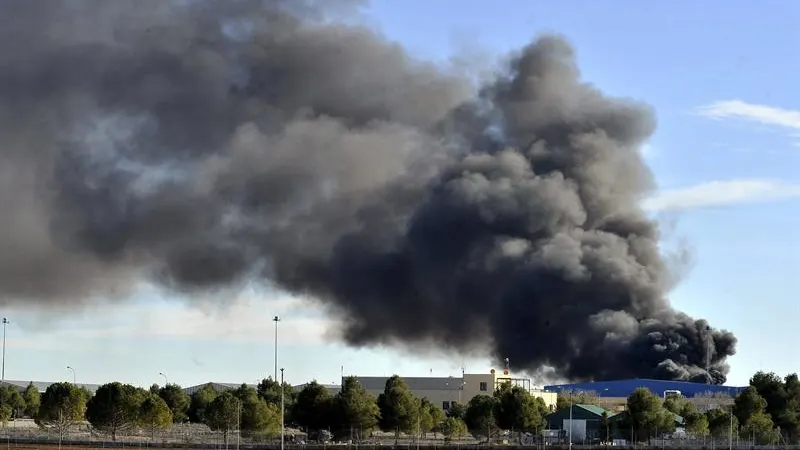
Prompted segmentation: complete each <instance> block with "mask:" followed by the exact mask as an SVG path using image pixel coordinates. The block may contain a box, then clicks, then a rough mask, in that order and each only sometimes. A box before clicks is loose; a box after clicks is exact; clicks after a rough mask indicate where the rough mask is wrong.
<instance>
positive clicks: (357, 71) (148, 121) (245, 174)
mask: <svg viewBox="0 0 800 450" xmlns="http://www.w3.org/2000/svg"><path fill="white" fill-rule="evenodd" d="M143 3H144V4H146V5H145V6H146V7H143ZM316 3H319V2H311V1H309V2H305V3H304V4H300V3H298V2H296V1H292V2H289V1H286V2H284V1H278V0H272V1H267V0H259V1H256V0H252V1H251V0H242V1H231V0H226V1H224V2H222V1H204V0H195V1H192V2H185V1H183V2H178V1H164V0H157V1H156V0H152V1H144V2H137V3H136V4H133V3H124V2H106V1H100V0H97V1H93V0H82V1H81V0H73V1H66V2H61V3H57V4H54V3H52V2H47V1H31V0H26V1H5V2H0V8H2V11H0V12H2V14H0V22H2V23H0V34H2V36H0V37H2V39H0V55H2V60H3V62H4V64H3V66H2V68H1V69H0V99H2V103H0V115H2V120H0V142H2V149H0V180H1V181H2V183H3V185H2V189H0V199H2V203H3V204H4V205H5V210H4V213H3V214H2V215H0V227H1V228H2V229H3V230H5V232H4V233H3V235H2V236H0V243H1V244H2V247H3V249H4V250H5V251H4V252H2V253H1V254H0V298H1V299H2V301H3V303H4V304H6V305H9V306H11V307H13V308H16V309H18V310H23V311H25V310H27V311H48V310H57V311H59V312H63V311H73V312H76V313H80V314H90V313H91V309H92V308H97V307H103V308H106V307H108V306H109V305H112V306H113V305H117V304H118V305H124V304H126V302H128V301H129V299H128V297H129V296H130V295H135V294H136V293H137V291H138V290H139V289H141V286H142V284H143V283H149V284H154V285H156V286H157V287H158V289H159V290H160V292H161V295H165V296H176V297H177V296H179V295H180V296H181V297H182V298H184V299H185V298H190V299H191V298H194V297H196V298H200V297H202V298H203V300H202V301H198V302H197V307H206V306H207V305H206V302H207V300H208V299H209V298H210V299H215V298H219V299H220V300H219V302H220V303H226V300H223V298H227V296H229V295H231V293H232V292H237V291H238V290H240V289H244V288H251V287H252V286H254V285H255V286H269V287H271V288H276V289H278V290H281V291H284V292H287V293H289V294H292V295H296V296H303V297H306V298H310V299H312V301H313V303H314V304H315V305H316V306H315V307H314V308H315V309H314V310H316V309H318V308H322V310H323V311H324V312H325V314H326V316H327V317H329V318H332V319H334V321H335V323H336V327H335V331H336V333H335V337H333V336H332V337H330V338H331V339H334V338H336V339H338V340H340V341H341V342H344V343H346V344H348V345H350V346H353V347H374V346H387V347H390V348H405V349H427V348H432V347H435V348H445V349H448V351H450V352H453V353H460V352H466V353H472V352H475V351H476V349H480V350H482V351H485V352H487V354H488V355H490V356H491V357H492V358H494V359H502V358H509V359H510V360H511V361H512V364H513V366H514V367H515V368H516V369H517V370H525V371H529V372H536V371H538V370H539V369H541V368H542V367H551V368H553V369H554V370H555V373H556V375H557V376H561V377H564V378H570V379H575V380H584V379H609V378H620V377H647V378H667V379H682V380H695V381H703V382H713V383H721V382H724V381H725V379H726V375H727V373H728V371H729V367H728V365H727V361H726V358H727V357H729V356H731V355H733V354H734V353H735V347H736V338H735V337H734V336H733V334H732V333H730V332H728V331H725V330H722V329H719V328H715V327H722V328H724V327H725V326H726V324H725V323H720V324H717V323H712V324H709V323H708V322H706V321H705V320H702V319H699V318H696V317H691V316H689V315H687V314H684V313H682V312H681V311H679V310H676V309H675V308H673V306H671V303H670V301H669V296H670V293H671V291H672V290H673V288H674V287H675V286H676V285H678V283H680V281H681V275H684V274H685V273H686V269H688V268H689V262H690V257H689V254H688V253H687V252H688V251H689V250H688V248H687V247H686V246H685V245H681V246H679V247H678V248H677V250H673V251H671V252H668V251H666V250H664V249H662V248H660V246H659V243H660V239H661V237H662V231H661V229H662V228H663V226H661V225H659V223H658V222H656V221H655V220H654V219H652V217H651V216H650V215H649V214H648V213H647V211H646V210H645V207H648V203H646V202H645V200H648V199H650V200H648V201H651V203H650V204H649V205H650V206H649V208H650V209H653V208H656V209H658V203H657V202H656V203H655V204H656V206H653V205H654V203H652V202H653V201H654V200H652V195H654V194H655V193H656V183H655V178H654V175H653V173H652V172H651V170H650V168H649V167H648V165H647V164H646V163H645V158H644V156H643V153H644V152H645V151H646V150H647V149H648V148H649V147H648V145H649V142H650V140H651V138H652V137H653V135H654V133H655V131H656V130H657V122H658V120H657V117H658V114H657V111H656V110H655V109H654V108H653V107H652V106H650V105H649V104H647V103H644V102H643V101H646V100H647V99H646V98H643V99H642V100H643V101H639V100H636V99H629V98H622V97H617V96H612V95H610V94H607V93H604V92H603V90H602V86H596V85H594V84H592V81H593V80H591V79H586V78H585V77H584V76H583V75H582V74H581V70H580V69H581V64H580V58H579V57H578V56H576V51H579V50H580V49H579V48H576V47H575V46H573V44H572V42H571V41H570V40H569V39H567V38H565V37H563V36H561V35H558V34H541V33H537V32H536V31H535V30H532V32H531V33H530V40H529V41H528V42H526V43H524V44H522V45H521V46H519V48H516V49H507V51H506V52H504V54H502V55H494V56H493V57H492V58H490V60H489V61H483V60H482V59H481V58H477V55H476V58H477V60H469V61H467V62H466V63H464V62H463V58H462V60H461V64H445V63H442V62H441V61H428V60H426V59H424V58H422V57H420V56H417V55H415V54H414V53H411V52H410V51H409V50H407V49H406V48H404V47H403V46H402V45H400V44H398V43H396V42H392V41H390V40H389V39H388V38H387V37H386V36H384V35H383V34H381V33H380V32H378V31H375V30H374V29H373V28H371V27H366V26H363V25H359V24H358V23H361V22H360V21H359V20H357V19H358V17H356V16H354V14H357V9H358V7H359V6H361V5H359V3H361V2H355V1H339V2H325V3H324V4H325V5H326V10H322V9H320V8H319V4H316ZM289 6H291V7H289ZM342 18H345V19H347V18H350V19H352V20H349V22H348V23H349V25H345V24H344V23H342V22H340V21H339V20H340V19H342ZM334 19H337V20H334ZM467 56H469V55H467ZM664 199H666V201H668V200H669V197H668V196H662V197H661V200H662V201H665V200H664ZM660 208H661V209H664V208H665V207H664V206H663V205H661V206H660ZM666 208H667V209H668V208H669V204H668V205H667V207H666ZM697 301H698V302H702V301H704V299H698V300H697ZM98 305H101V306H98ZM186 307H187V308H192V307H194V306H192V305H191V300H190V304H189V305H188V306H186ZM265 307H266V305H265ZM308 308H309V314H311V312H310V311H312V305H309V306H308ZM41 323H43V322H40V324H41Z"/></svg>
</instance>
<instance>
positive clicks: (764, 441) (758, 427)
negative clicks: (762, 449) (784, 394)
mask: <svg viewBox="0 0 800 450" xmlns="http://www.w3.org/2000/svg"><path fill="white" fill-rule="evenodd" d="M741 432H742V434H744V435H745V436H752V437H753V439H754V440H755V443H756V444H760V445H769V444H774V443H775V442H777V441H778V439H779V438H780V436H779V435H778V432H777V430H775V426H774V424H773V423H772V418H771V417H770V416H769V414H767V413H766V412H764V411H758V412H756V413H755V414H753V415H752V416H750V418H749V419H748V420H747V422H745V423H744V424H743V425H742V427H741Z"/></svg>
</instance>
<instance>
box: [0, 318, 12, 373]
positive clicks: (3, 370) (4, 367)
mask: <svg viewBox="0 0 800 450" xmlns="http://www.w3.org/2000/svg"><path fill="white" fill-rule="evenodd" d="M9 323H10V322H9V321H8V319H7V318H5V317H3V369H2V371H1V372H2V374H0V381H6V325H8V324H9Z"/></svg>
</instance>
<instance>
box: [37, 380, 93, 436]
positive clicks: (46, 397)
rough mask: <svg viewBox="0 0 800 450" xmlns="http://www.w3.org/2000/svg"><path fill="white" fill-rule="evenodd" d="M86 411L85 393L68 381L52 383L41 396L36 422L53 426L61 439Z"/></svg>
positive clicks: (42, 425)
mask: <svg viewBox="0 0 800 450" xmlns="http://www.w3.org/2000/svg"><path fill="white" fill-rule="evenodd" d="M85 412H86V394H85V393H84V392H83V390H81V389H80V388H78V387H77V386H75V385H73V384H70V383H53V384H51V385H50V386H48V387H47V390H46V391H44V394H43V395H42V397H41V403H40V405H39V411H38V413H37V415H36V423H37V424H38V425H39V426H41V427H45V428H53V429H55V430H56V432H58V435H59V437H60V438H61V439H63V438H64V434H65V433H66V432H67V431H69V429H70V428H71V427H72V426H73V425H74V424H75V423H76V422H80V421H81V420H83V416H84V414H85Z"/></svg>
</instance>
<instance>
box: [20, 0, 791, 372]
mask: <svg viewBox="0 0 800 450" xmlns="http://www.w3.org/2000/svg"><path fill="white" fill-rule="evenodd" d="M490 5H491V6H490ZM799 18H800V3H796V2H787V1H774V0H765V1H763V2H760V3H759V4H758V6H756V4H755V3H753V2H746V1H744V0H738V1H725V2H723V1H720V0H709V1H705V2H690V1H688V0H681V1H670V2H667V1H659V2H637V1H633V0H625V1H619V2H612V3H609V2H589V1H582V2H577V1H561V2H545V1H529V0H494V1H493V2H486V1H484V0H480V1H479V0H375V1H373V2H372V4H371V5H370V6H369V7H368V9H367V10H366V11H364V12H363V17H360V18H359V20H361V21H364V22H366V23H368V24H370V25H371V26H373V27H375V28H378V29H380V30H381V31H382V32H383V33H384V34H385V35H386V36H388V37H389V38H390V39H392V40H395V41H397V42H399V43H401V44H402V45H404V46H405V47H406V48H408V49H409V50H410V51H411V53H412V54H413V55H414V56H416V57H419V58H423V59H430V60H438V61H453V62H457V63H459V64H467V65H468V67H470V68H472V69H477V70H480V69H481V68H484V67H488V65H489V63H491V62H493V61H496V60H497V59H498V58H500V57H502V56H504V55H506V54H507V53H508V52H510V51H513V50H515V49H518V48H520V47H521V46H523V45H525V44H526V43H527V42H529V41H530V40H531V39H533V38H535V37H536V36H537V35H539V34H541V33H544V32H556V33H560V34H562V35H564V36H566V37H567V38H568V39H569V40H570V41H571V42H572V43H573V44H574V45H575V47H576V50H577V55H578V60H579V64H580V67H581V69H582V72H583V76H584V79H585V80H587V81H591V82H592V83H594V84H596V85H597V86H598V87H599V88H601V89H602V90H603V91H605V92H606V93H609V94H612V95H618V96H625V97H632V98H635V99H638V100H642V101H645V102H647V103H649V104H650V105H652V106H653V107H654V108H655V110H656V113H657V116H658V122H659V125H658V130H657V132H656V134H655V135H654V136H653V138H652V139H651V141H650V142H649V143H648V144H647V146H646V147H645V148H644V149H643V152H644V154H645V157H646V159H647V161H648V163H649V165H650V167H651V168H652V170H653V171H654V173H655V175H656V178H657V181H658V184H659V192H658V193H657V194H656V195H655V196H654V197H653V198H651V199H648V201H647V202H646V206H647V207H648V208H649V209H650V210H651V211H652V212H653V213H654V214H656V215H657V217H659V218H660V220H662V221H663V224H664V227H663V231H664V233H665V238H666V239H667V240H668V241H669V242H674V243H679V244H680V245H682V246H688V248H689V249H690V250H691V255H692V264H691V266H690V267H688V268H687V271H686V274H685V277H684V279H683V281H682V283H681V284H680V285H679V286H678V287H677V288H676V289H675V290H674V291H673V292H672V293H671V297H670V298H671V301H672V303H673V305H675V306H676V307H677V308H678V309H680V310H683V311H685V312H687V313H689V314H691V315H694V316H699V317H705V318H707V319H708V320H709V321H710V322H711V324H712V325H713V326H715V327H720V328H725V329H728V330H731V331H733V332H734V333H735V334H736V335H737V336H738V338H739V344H738V352H737V355H736V356H734V357H733V358H731V359H730V360H729V363H730V364H731V366H732V369H731V372H730V374H729V383H728V384H732V385H741V384H746V383H747V381H748V379H749V377H750V376H751V375H752V374H753V373H754V372H755V371H757V370H767V371H774V372H777V373H779V374H781V375H783V374H787V373H791V372H796V371H800V356H798V355H797V354H796V353H795V352H793V350H792V349H793V348H794V345H793V344H794V342H795V334H794V333H795V332H796V330H797V324H798V323H799V322H800V296H798V292H799V291H800V278H798V277H797V275H798V273H799V272H800V232H798V229H799V228H800V171H798V170H797V168H798V167H800V91H798V90H797V89H796V81H792V80H794V79H795V77H796V74H797V73H798V72H800V48H798V46H797V45H796V44H797V42H798V41H800V26H798V25H800V19H799ZM221 295H224V298H222V299H220V298H219V297H220V296H221ZM215 296H216V298H211V297H209V299H208V301H200V302H198V301H193V302H192V303H191V306H190V305H189V302H188V301H187V300H186V299H181V298H175V297H174V296H170V295H167V294H165V293H164V292H160V291H158V290H156V289H153V288H150V287H148V286H144V285H143V286H142V288H141V290H140V291H139V293H138V294H137V295H136V296H135V298H134V299H131V300H130V301H128V302H126V303H124V304H119V303H116V304H105V305H97V304H92V305H87V306H86V307H85V308H84V309H83V310H82V311H80V312H79V313H74V312H73V313H69V314H67V313H66V312H64V314H59V315H56V316H54V315H52V314H47V315H41V314H39V313H36V312H31V311H24V310H13V309H6V310H5V312H4V315H5V316H6V317H8V319H9V321H10V323H9V325H8V326H7V329H6V333H7V338H6V348H5V350H6V352H5V361H4V363H5V366H4V371H5V378H6V379H13V380H44V381H72V379H73V376H74V378H75V380H76V381H77V382H78V383H104V382H109V381H115V380H116V381H123V382H128V383H132V384H136V385H141V386H148V385H150V384H152V383H163V382H164V381H165V378H166V379H167V380H168V381H169V382H174V383H179V384H181V385H184V386H190V385H195V384H200V383H204V382H209V381H215V382H237V383H238V382H245V383H254V382H256V381H257V380H259V379H261V378H263V377H266V376H272V375H273V372H274V369H275V360H274V356H275V354H274V348H275V323H274V322H273V320H272V319H273V317H274V316H280V318H281V321H280V322H279V324H278V335H279V339H278V361H279V362H278V365H279V366H280V367H283V368H285V376H286V379H287V381H289V382H291V383H294V384H300V383H304V382H307V381H309V380H311V379H316V380H318V381H319V382H321V383H334V382H337V383H338V380H339V378H340V376H341V374H345V375H347V374H358V375H378V376H380V375H386V376H388V375H391V374H394V373H397V374H400V375H404V376H426V375H435V376H448V375H454V376H455V375H458V374H459V373H460V371H461V368H462V367H464V368H465V369H466V371H467V372H468V373H476V372H488V371H489V369H491V368H492V364H491V363H490V362H489V361H488V360H486V359H484V358H481V357H480V355H468V356H461V355H456V354H452V353H449V352H448V351H447V350H446V349H441V350H436V351H433V350H432V351H431V353H430V354H427V355H425V354H420V353H419V351H415V352H413V353H412V352H408V351H404V350H402V349H390V348H372V349H352V348H346V347H345V346H343V345H342V344H340V343H339V342H338V340H337V339H336V336H335V324H333V323H332V322H330V321H328V320H327V319H326V314H325V312H324V310H322V309H321V308H320V307H319V306H317V305H316V304H315V303H314V301H313V299H302V298H294V297H290V296H288V295H286V294H283V293H280V292H277V291H274V290H270V289H268V288H264V287H256V286H254V287H252V288H250V289H248V290H247V291H245V292H236V293H226V294H219V293H218V294H215ZM220 300H223V301H220ZM43 325H44V326H43ZM511 364H512V369H513V361H512V362H511ZM67 366H69V367H72V368H73V370H70V369H67Z"/></svg>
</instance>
